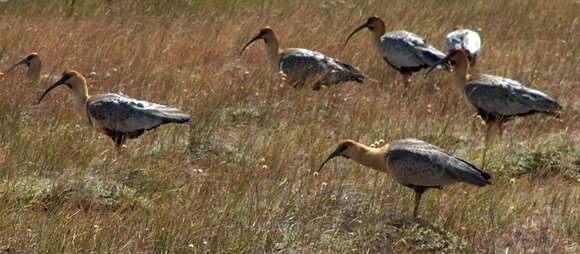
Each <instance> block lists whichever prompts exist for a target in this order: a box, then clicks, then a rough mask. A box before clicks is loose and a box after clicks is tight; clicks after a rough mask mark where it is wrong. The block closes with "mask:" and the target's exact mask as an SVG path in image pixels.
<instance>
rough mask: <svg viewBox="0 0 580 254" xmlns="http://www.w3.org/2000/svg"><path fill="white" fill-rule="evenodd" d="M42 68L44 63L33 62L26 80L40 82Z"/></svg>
mask: <svg viewBox="0 0 580 254" xmlns="http://www.w3.org/2000/svg"><path fill="white" fill-rule="evenodd" d="M41 68H42V63H41V62H40V60H38V61H32V62H31V63H30V65H29V66H28V71H27V72H26V78H28V79H29V80H32V81H34V82H38V81H40V69H41Z"/></svg>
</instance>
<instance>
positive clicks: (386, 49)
mask: <svg viewBox="0 0 580 254" xmlns="http://www.w3.org/2000/svg"><path fill="white" fill-rule="evenodd" d="M379 50H380V53H381V55H382V56H383V58H384V60H385V61H386V62H387V63H388V64H389V65H390V66H391V67H393V68H394V69H396V70H397V71H399V72H400V73H401V74H411V73H413V72H417V71H419V70H421V69H423V68H429V67H431V66H433V65H435V64H436V63H438V62H439V61H440V60H441V59H443V58H445V54H444V53H443V52H441V51H439V50H438V49H436V48H434V47H433V46H431V45H429V44H427V43H426V42H425V40H424V39H423V38H421V37H420V36H418V35H416V34H413V33H410V32H407V31H393V32H387V33H385V34H383V35H382V36H381V37H380V39H379Z"/></svg>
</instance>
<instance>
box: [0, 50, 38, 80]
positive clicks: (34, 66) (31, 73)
mask: <svg viewBox="0 0 580 254" xmlns="http://www.w3.org/2000/svg"><path fill="white" fill-rule="evenodd" d="M19 65H26V68H27V70H26V78H27V79H28V80H30V81H31V82H34V83H38V82H40V79H41V74H40V70H41V68H42V62H41V61H40V57H39V56H38V54H37V53H30V54H29V55H27V56H26V57H25V58H23V59H21V60H20V61H18V62H17V63H15V64H14V65H12V66H11V67H10V68H9V69H8V70H7V71H6V72H5V73H3V75H6V74H8V73H9V72H11V71H12V70H14V69H15V68H16V67H18V66H19Z"/></svg>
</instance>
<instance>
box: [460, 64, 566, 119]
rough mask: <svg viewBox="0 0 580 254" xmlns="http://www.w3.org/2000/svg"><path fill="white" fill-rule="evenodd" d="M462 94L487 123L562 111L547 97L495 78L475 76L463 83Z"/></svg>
mask: <svg viewBox="0 0 580 254" xmlns="http://www.w3.org/2000/svg"><path fill="white" fill-rule="evenodd" d="M464 91H465V95H466V96H467V99H468V100H469V102H471V103H472V104H473V105H474V106H475V107H476V108H477V110H478V112H479V114H480V115H481V116H482V118H483V119H484V120H485V121H487V122H494V121H502V122H505V121H508V120H510V119H512V118H514V117H516V116H525V115H529V114H534V113H544V114H548V115H554V114H555V112H556V111H558V110H560V109H561V108H562V107H561V106H560V105H559V104H558V102H556V101H555V100H554V99H553V98H551V97H550V96H548V95H546V94H544V93H542V92H540V91H538V90H534V89H530V88H527V87H524V86H522V85H521V84H520V83H519V82H517V81H515V80H511V79H507V78H503V77H499V76H493V75H485V74H483V75H477V76H476V77H475V78H471V79H469V80H468V81H467V82H466V85H465V90H464Z"/></svg>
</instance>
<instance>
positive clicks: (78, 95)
mask: <svg viewBox="0 0 580 254" xmlns="http://www.w3.org/2000/svg"><path fill="white" fill-rule="evenodd" d="M75 88H76V87H75ZM89 98H90V96H89V93H88V89H87V86H86V85H84V86H82V87H81V88H77V89H73V103H74V107H75V109H76V111H77V113H79V114H80V116H81V117H86V115H87V114H86V108H87V101H88V100H89Z"/></svg>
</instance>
